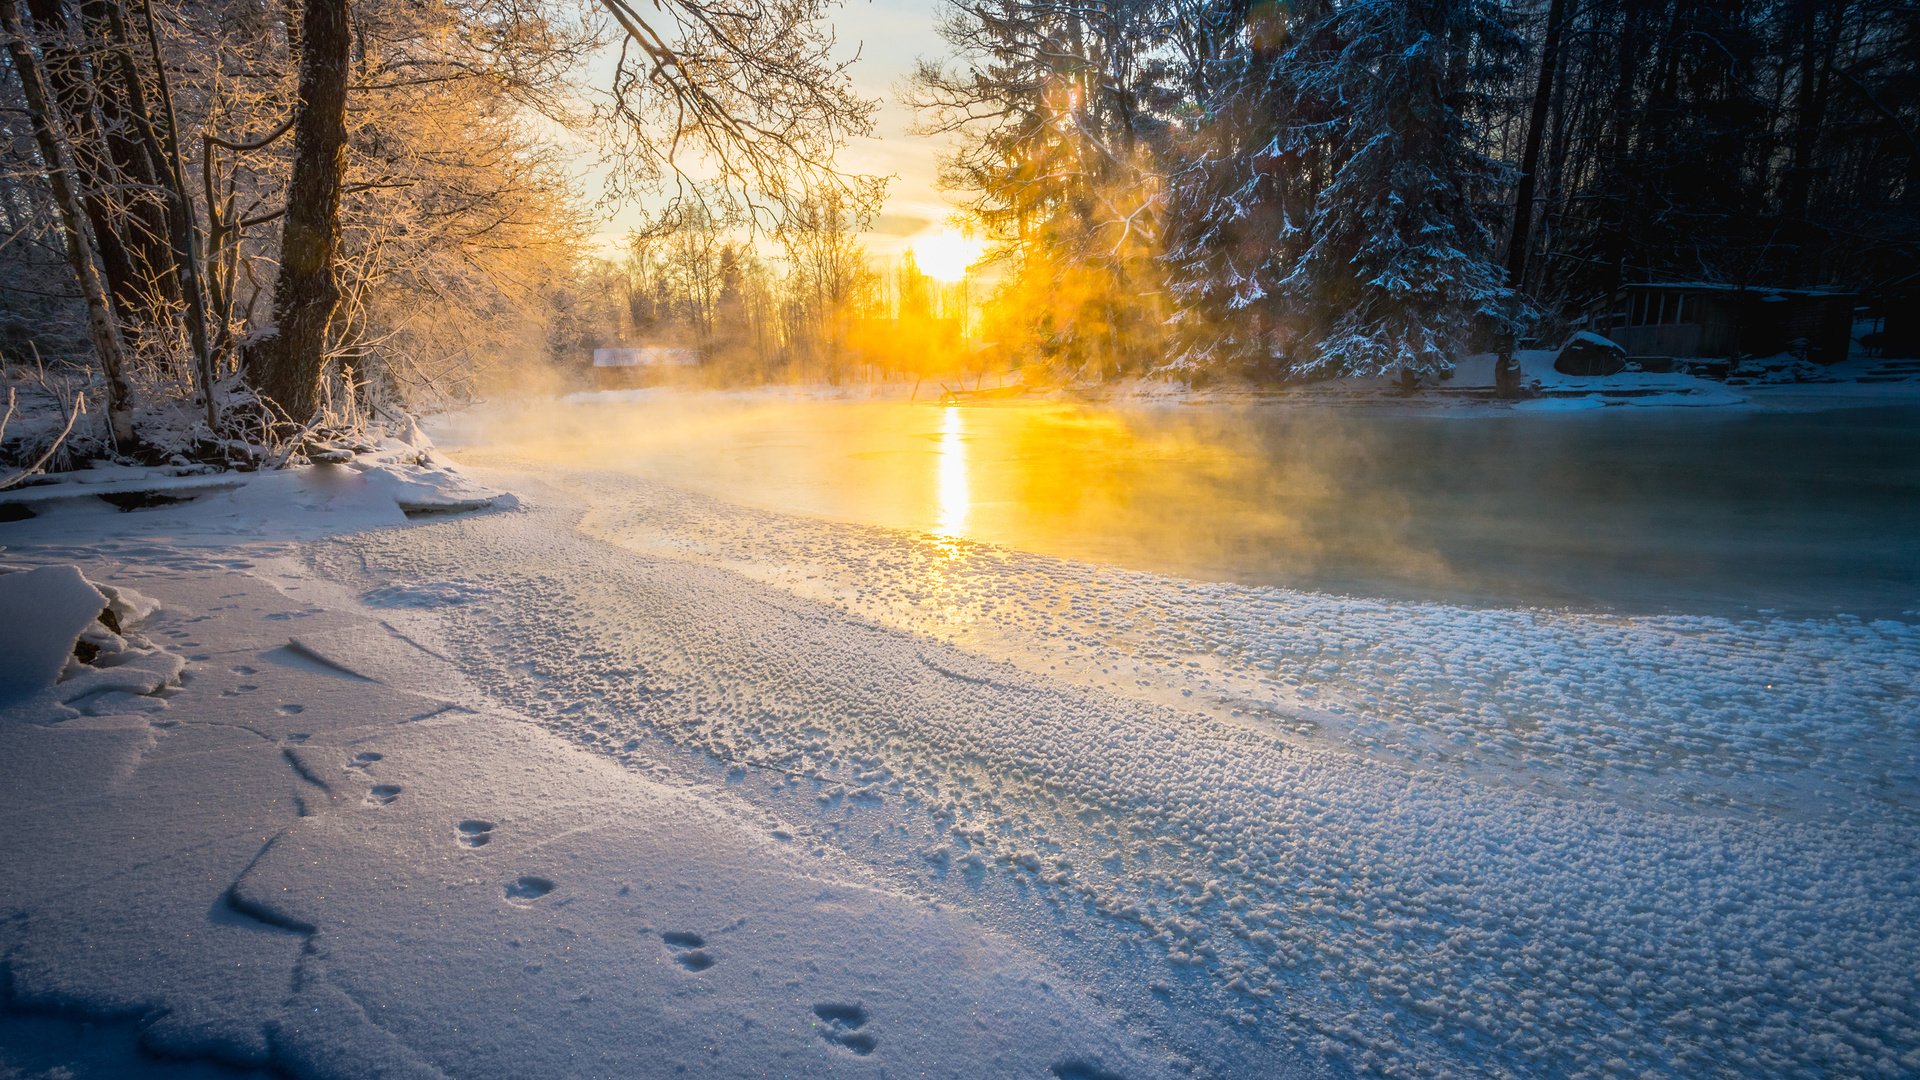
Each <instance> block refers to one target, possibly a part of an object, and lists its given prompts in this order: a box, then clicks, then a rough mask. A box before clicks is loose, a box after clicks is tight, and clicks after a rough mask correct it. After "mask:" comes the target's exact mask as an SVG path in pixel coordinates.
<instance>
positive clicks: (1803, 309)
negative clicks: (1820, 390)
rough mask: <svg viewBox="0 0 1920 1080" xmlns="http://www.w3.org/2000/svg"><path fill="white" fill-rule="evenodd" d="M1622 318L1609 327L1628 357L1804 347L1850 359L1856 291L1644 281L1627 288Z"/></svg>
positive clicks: (1818, 357)
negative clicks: (1619, 323)
mask: <svg viewBox="0 0 1920 1080" xmlns="http://www.w3.org/2000/svg"><path fill="white" fill-rule="evenodd" d="M1622 292H1623V293H1624V297H1623V299H1622V303H1621V305H1620V313H1621V316H1622V319H1623V321H1622V323H1621V325H1619V326H1616V327H1614V328H1612V329H1610V330H1608V331H1607V336H1608V337H1609V338H1612V339H1613V340H1614V341H1617V342H1619V343H1620V347H1621V348H1623V349H1625V350H1626V351H1627V354H1628V355H1629V356H1676V357H1711V358H1726V357H1735V356H1741V355H1752V356H1772V355H1774V354H1776V353H1783V352H1791V353H1796V354H1798V353H1802V352H1804V355H1805V356H1806V358H1807V359H1809V360H1812V361H1814V362H1815V363H1821V364H1833V363H1838V362H1839V361H1841V360H1845V359H1846V358H1847V351H1848V349H1849V347H1850V346H1851V345H1852V340H1853V337H1852V335H1853V309H1854V305H1855V304H1856V303H1858V302H1859V297H1858V296H1857V295H1855V294H1854V293H1847V292H1837V291H1833V290H1827V289H1774V288H1762V287H1755V286H1745V287H1742V286H1736V285H1719V284H1713V283H1710V282H1698V281H1694V282H1643V283H1638V284H1633V285H1627V286H1625V287H1624V288H1623V290H1622Z"/></svg>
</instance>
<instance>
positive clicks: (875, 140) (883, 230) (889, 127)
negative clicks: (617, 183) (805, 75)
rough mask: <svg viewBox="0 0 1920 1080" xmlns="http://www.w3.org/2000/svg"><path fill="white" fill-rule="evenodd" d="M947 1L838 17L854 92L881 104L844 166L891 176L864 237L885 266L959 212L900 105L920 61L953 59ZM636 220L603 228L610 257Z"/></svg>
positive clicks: (590, 189) (882, 6) (594, 185)
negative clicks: (946, 30) (945, 26)
mask: <svg viewBox="0 0 1920 1080" xmlns="http://www.w3.org/2000/svg"><path fill="white" fill-rule="evenodd" d="M941 6H942V5H941V3H940V0H848V2H847V3H846V4H845V6H843V7H841V8H840V9H839V10H838V11H837V12H836V13H835V16H834V20H833V22H834V26H835V29H836V33H837V36H838V38H839V50H838V51H839V52H840V54H841V55H843V56H846V57H852V56H854V55H855V54H856V52H857V53H858V55H859V60H858V61H857V62H856V63H855V65H854V68H853V78H854V86H855V88H856V89H857V90H858V91H859V92H860V94H862V95H863V96H865V97H869V98H874V99H877V100H879V101H880V103H881V104H880V109H879V112H878V113H877V114H876V115H875V117H874V127H875V131H874V137H872V138H868V139H860V140H857V141H856V142H855V143H854V144H852V145H850V146H849V147H847V148H846V149H845V150H844V151H842V160H843V161H844V162H846V163H847V166H848V167H849V168H850V169H852V170H854V171H857V172H864V173H872V174H877V175H890V176H893V177H894V180H893V181H892V183H891V184H890V185H889V186H888V188H887V202H886V205H885V207H884V208H883V210H882V212H881V214H880V215H879V217H878V218H877V219H876V220H875V222H874V228H873V231H871V232H870V233H868V235H867V236H866V237H865V243H866V245H867V248H868V250H869V251H870V252H871V253H872V255H873V256H874V258H875V259H876V260H878V261H882V262H886V261H891V260H892V259H894V258H895V257H897V256H898V255H899V254H900V253H901V252H902V251H903V250H905V249H906V247H907V246H908V245H909V242H910V239H911V238H912V237H914V236H916V235H919V236H922V237H923V238H924V237H927V236H931V235H932V234H936V233H939V232H942V231H943V230H944V229H945V228H946V225H947V220H948V218H949V216H950V215H952V214H953V212H954V204H953V201H952V200H951V199H950V198H948V197H946V196H944V195H943V194H942V193H941V192H939V191H938V190H936V188H935V186H934V180H935V173H936V168H937V158H938V156H939V153H940V149H941V145H942V143H941V142H940V140H938V139H934V138H928V137H925V136H920V135H914V134H911V133H910V131H909V128H910V127H911V126H912V123H913V119H914V117H913V112H912V110H910V109H908V108H907V106H906V105H905V104H904V103H903V102H902V101H901V91H902V89H903V84H904V82H905V81H906V79H907V77H908V76H909V75H910V74H912V72H913V67H914V63H915V61H916V60H917V59H919V58H920V57H923V56H924V57H944V56H946V55H948V51H947V45H946V42H944V41H943V40H941V38H940V36H939V35H938V34H937V33H935V31H934V20H935V19H936V18H937V17H938V16H939V14H940V11H941ZM598 173H599V170H598V169H597V168H596V167H593V166H591V165H587V166H584V167H583V171H582V175H581V177H580V182H581V184H582V186H583V187H584V188H585V189H586V193H587V194H588V195H589V196H592V197H598V195H599V194H600V180H599V176H598ZM636 219H637V214H636V212H635V211H634V210H633V209H632V208H627V209H624V210H622V211H621V212H618V213H616V214H614V216H613V217H612V218H611V220H608V221H606V222H604V223H603V224H602V225H601V227H600V239H601V247H602V249H603V250H605V251H607V252H609V253H611V252H613V251H615V250H617V249H618V248H619V246H620V244H621V243H622V242H623V241H624V239H625V236H626V234H627V232H628V231H629V230H630V229H631V228H632V227H633V225H634V224H635V222H636Z"/></svg>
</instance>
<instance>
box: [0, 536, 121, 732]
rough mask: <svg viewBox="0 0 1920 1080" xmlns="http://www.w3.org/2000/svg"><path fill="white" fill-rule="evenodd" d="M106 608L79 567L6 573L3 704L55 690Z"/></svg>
mask: <svg viewBox="0 0 1920 1080" xmlns="http://www.w3.org/2000/svg"><path fill="white" fill-rule="evenodd" d="M106 606H107V598H106V597H104V596H102V595H100V591H99V590H98V589H95V588H94V587H93V586H92V585H91V584H89V583H88V582H87V579H86V578H84V577H82V576H80V570H79V568H78V567H74V566H43V567H41V568H40V569H38V570H28V571H25V572H22V573H14V574H0V705H4V704H7V703H9V702H12V701H16V700H19V699H20V698H24V697H28V696H30V695H32V694H34V693H36V692H38V691H41V690H44V689H46V688H47V687H49V686H52V685H53V684H54V682H55V681H56V680H58V679H59V678H60V672H61V671H62V670H64V669H65V668H66V666H67V658H68V657H70V656H72V655H73V643H74V642H75V641H77V640H78V639H79V637H80V634H81V632H82V631H84V630H86V629H87V627H88V626H90V625H92V623H93V622H94V621H95V620H97V619H98V618H99V617H100V612H101V611H102V610H103V609H105V608H106Z"/></svg>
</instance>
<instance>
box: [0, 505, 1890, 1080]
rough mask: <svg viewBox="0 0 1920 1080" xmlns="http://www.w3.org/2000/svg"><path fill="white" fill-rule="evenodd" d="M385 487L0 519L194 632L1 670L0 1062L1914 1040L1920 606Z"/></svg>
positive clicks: (145, 637)
mask: <svg viewBox="0 0 1920 1080" xmlns="http://www.w3.org/2000/svg"><path fill="white" fill-rule="evenodd" d="M381 475H384V474H378V473H376V474H374V475H367V474H352V473H349V472H348V471H347V470H339V469H320V470H312V471H309V472H305V473H300V474H292V475H286V476H270V477H261V478H256V479H253V480H252V481H250V482H249V483H248V484H246V485H244V486H243V487H241V488H239V489H236V490H227V491H219V492H212V493H208V494H204V495H202V496H201V497H200V499H199V500H198V501H197V502H193V503H188V504H183V505H180V506H173V507H160V508H156V509H152V510H143V511H137V512H134V513H128V514H118V513H116V512H114V511H112V510H110V509H106V508H104V507H100V506H98V505H88V504H86V503H85V502H77V501H76V502H70V503H68V504H65V505H59V506H54V507H51V508H48V509H47V511H46V512H45V513H43V514H42V516H40V517H38V518H35V519H34V520H32V521H27V522H16V523H11V524H7V525H0V544H5V545H7V550H6V551H5V552H4V553H3V554H0V561H5V562H7V563H10V564H13V565H16V566H20V567H38V566H59V565H74V566H77V567H78V569H79V572H80V573H83V574H85V575H86V578H87V579H88V580H90V581H93V582H97V583H100V584H102V585H105V586H111V587H113V588H115V589H122V590H131V591H132V593H137V594H142V595H144V596H146V597H150V598H152V599H153V600H154V601H156V602H157V603H158V605H159V606H158V609H157V610H156V611H154V612H153V613H152V614H150V615H147V616H146V618H145V620H144V622H143V623H141V624H140V625H138V626H137V627H134V626H130V627H126V628H125V629H126V630H127V631H128V636H127V647H126V650H125V651H126V652H127V653H128V654H129V655H130V656H135V655H137V656H143V657H149V658H151V657H156V656H165V657H173V658H177V661H178V663H179V664H180V665H182V668H181V671H180V676H179V678H180V679H181V680H182V684H181V685H178V686H173V687H167V688H163V689H160V690H158V691H157V693H142V692H141V687H140V686H138V685H133V686H131V688H125V687H121V688H115V689H111V690H108V691H104V692H100V693H95V694H93V695H92V696H89V697H80V698H78V699H77V700H75V699H74V695H73V694H72V693H70V692H68V691H65V690H62V689H60V687H67V686H70V685H71V687H72V688H73V689H74V690H79V689H81V688H82V686H83V685H85V684H83V683H81V682H76V681H74V680H69V682H68V683H62V684H59V686H57V687H55V688H54V689H52V690H50V691H45V692H38V691H36V692H35V694H34V695H33V696H30V697H28V698H26V699H25V700H21V701H17V702H16V703H15V704H13V705H11V706H9V707H7V708H6V710H5V711H4V713H0V824H3V826H4V828H3V829H0V854H3V855H4V858H5V864H6V865H7V866H8V867H10V868H13V872H12V873H10V874H8V875H7V876H6V877H5V878H4V879H0V955H3V956H4V958H5V960H4V962H5V974H6V980H7V981H6V985H7V995H8V997H7V1002H8V1005H9V1007H10V1010H11V1015H10V1016H9V1018H8V1019H7V1020H6V1021H5V1022H4V1023H0V1063H5V1064H11V1065H14V1066H16V1067H19V1068H23V1069H25V1068H34V1069H42V1068H47V1067H50V1066H51V1065H72V1066H74V1067H75V1068H77V1069H80V1070H81V1074H82V1075H85V1074H86V1072H85V1070H86V1069H87V1068H88V1067H89V1066H88V1065H87V1060H88V1058H87V1055H88V1054H96V1056H97V1054H98V1053H99V1052H100V1051H98V1050H97V1047H98V1046H99V1045H103V1044H101V1043H99V1042H97V1041H96V1040H94V1039H93V1038H92V1037H91V1036H87V1037H86V1038H84V1039H83V1038H81V1037H80V1036H77V1035H75V1034H74V1033H73V1032H72V1031H70V1030H68V1029H66V1028H62V1027H60V1026H59V1025H62V1024H70V1023H71V1022H72V1019H73V1018H76V1017H84V1018H90V1019H91V1020H92V1021H94V1022H96V1023H102V1024H105V1029H104V1030H106V1031H108V1032H109V1033H112V1032H117V1031H123V1030H124V1029H125V1028H126V1026H127V1025H128V1024H132V1025H134V1026H135V1027H137V1029H138V1030H139V1032H140V1034H139V1036H138V1037H139V1039H140V1040H141V1041H142V1042H143V1043H144V1044H145V1045H146V1046H147V1047H149V1048H150V1049H152V1050H157V1051H162V1052H168V1053H173V1054H176V1055H186V1056H204V1057H211V1058H214V1059H218V1060H222V1061H230V1062H235V1063H243V1064H248V1065H252V1066H269V1065H270V1066H273V1067H277V1068H281V1069H285V1070H289V1071H292V1072H295V1073H298V1074H301V1075H339V1076H359V1075H372V1074H373V1073H375V1072H376V1071H379V1070H382V1069H388V1070H391V1071H392V1072H393V1073H395V1074H400V1073H419V1074H421V1075H431V1074H432V1073H434V1072H438V1073H442V1074H446V1075H462V1076H485V1075H530V1074H533V1073H535V1072H536V1071H537V1072H541V1073H549V1074H552V1073H558V1074H580V1075H648V1076H651V1075H663V1076H664V1075H674V1074H676V1070H678V1069H684V1070H685V1071H686V1072H687V1073H689V1074H693V1075H702V1074H705V1075H825V1074H829V1073H831V1074H845V1075H876V1076H878V1075H916V1074H920V1073H923V1072H924V1073H928V1074H934V1075H960V1076H981V1075H1009V1076H1015V1075H1020V1076H1049V1075H1051V1076H1056V1077H1061V1078H1065V1080H1087V1078H1097V1077H1116V1076H1118V1077H1145V1076H1154V1075H1162V1074H1172V1075H1181V1074H1186V1075H1206V1076H1246V1077H1270V1076H1288V1075H1354V1074H1364V1075H1404V1076H1416V1075H1566V1076H1603V1075H1605V1076H1612V1075H1624V1074H1643V1075H1668V1076H1703V1075H1769V1076H1772V1075H1779V1076H1826V1075H1862V1076H1901V1075H1912V1074H1914V1073H1916V1072H1920V974H1916V972H1917V971H1920V873H1916V866H1917V865H1920V815H1917V813H1916V812H1917V811H1920V718H1917V717H1916V709H1915V691H1916V689H1917V688H1916V685H1915V680H1916V675H1915V672H1916V671H1920V631H1917V630H1916V628H1915V627H1914V625H1913V624H1912V622H1911V621H1881V622H1864V621H1861V620H1857V619H1849V618H1844V617H1835V618H1828V619H1784V618H1772V617H1765V616H1757V617H1753V618H1746V619H1739V620H1734V619H1726V618H1709V617H1699V616H1657V617H1655V616H1646V617H1625V616H1611V615H1610V616H1601V615H1591V614H1580V613H1573V612H1545V611H1533V610H1501V609H1492V610H1489V609H1485V608H1467V607H1457V606H1449V605H1445V604H1436V603H1421V604H1416V603H1398V602H1386V601H1365V600H1354V599H1347V598H1339V597H1331V596H1325V595H1319V594H1312V593H1303V592H1292V591H1287V590H1281V589H1273V588H1254V587H1247V586H1233V585H1220V584H1206V583H1196V582H1190V581H1181V580H1175V579H1170V578H1164V577H1159V576H1155V575H1151V574H1146V573H1140V572H1130V571H1121V570H1116V569H1111V568H1104V567H1097V566H1092V565H1087V564H1081V563H1074V562H1070V561H1065V560H1060V559H1051V558H1043V557H1039V556H1034V555H1030V554H1023V553H1020V552H1015V551H1011V550H1006V549H1002V548H996V547H991V546H987V545H980V544H972V543H968V542H965V541H961V540H956V539H952V538H941V537H933V536H926V535H921V534H914V533H908V532H901V531H896V530H887V529H879V528H865V527H857V526H850V525H845V524H837V523H832V522H824V521H816V520H811V519H803V518H797V517H792V516H787V515H782V514H779V513H775V512H772V511H769V510H764V509H761V510H753V509H744V508H741V507H738V506H735V505H732V504H730V503H727V502H724V501H720V500H717V499H714V498H711V497H708V496H701V495H695V494H691V493H687V492H684V491H679V490H676V489H674V488H672V487H669V486H665V485H662V484H659V483H655V482H652V481H647V480H644V479H641V478H638V477H635V476H633V475H629V474H622V473H615V472H602V471H597V470H594V469H592V468H587V467H582V468H579V469H574V470H558V469H553V468H551V467H545V468H541V469H539V470H536V471H518V472H516V471H508V470H500V471H491V472H480V473H477V474H476V478H477V479H478V480H479V481H480V482H482V483H485V484H488V485H491V486H493V487H497V488H505V489H509V490H512V491H514V492H515V494H516V496H517V500H515V501H513V502H510V503H507V504H504V505H502V506H500V507H498V508H496V509H493V510H489V511H484V512H480V513H468V514H459V515H425V516H423V515H421V514H420V513H419V511H418V510H417V509H416V512H415V515H414V516H413V517H412V518H411V519H409V518H408V517H407V516H405V515H404V514H403V512H402V511H401V509H400V506H399V503H398V502H397V501H396V497H395V495H394V493H393V491H392V490H390V489H389V488H390V486H391V483H392V482H390V481H387V480H383V479H380V478H379V477H380V476H381ZM408 483H410V484H414V485H420V484H426V485H428V486H431V481H430V478H425V477H412V478H410V479H409V480H408ZM410 490H411V489H410ZM467 501H471V499H470V498H469V499H468V500H467ZM38 574H40V575H44V576H45V577H46V578H47V580H45V581H39V580H37V579H36V583H35V587H36V588H44V589H47V590H50V592H51V591H58V592H61V593H62V594H63V595H68V596H71V593H72V590H73V589H74V588H75V579H73V578H72V577H71V576H68V572H66V571H45V570H42V571H38ZM56 578H57V579H58V580H55V579H56ZM5 580H6V578H5V577H0V582H4V581H5ZM124 595H126V596H128V598H129V599H132V598H133V597H132V594H124ZM81 599H82V601H84V602H83V603H80V604H79V605H78V607H77V609H76V610H80V611H81V612H82V613H84V608H85V607H86V606H87V605H88V604H90V603H92V601H91V600H90V599H87V598H85V597H82V598H81ZM102 602H103V603H104V598H103V599H102ZM68 606H69V607H73V605H68ZM109 644H111V642H109ZM112 655H119V654H118V653H114V654H112ZM143 662H150V661H143ZM159 664H160V666H159V667H158V668H156V669H155V670H159V671H162V672H164V671H165V670H166V666H167V662H164V661H163V662H159ZM82 677H83V678H88V679H90V678H94V677H95V675H94V674H85V673H83V676H82ZM163 681H164V680H163ZM149 689H151V687H149ZM63 699H64V700H63ZM96 714H97V715H96ZM23 1010H24V1011H28V1012H34V1011H36V1010H37V1011H38V1012H35V1014H34V1015H33V1016H30V1017H28V1018H27V1019H21V1016H20V1014H21V1013H22V1011H23ZM46 1012H51V1013H53V1014H55V1015H56V1016H57V1017H59V1018H61V1019H58V1020H47V1019H44V1018H43V1017H42V1016H41V1015H40V1014H43V1013H46ZM23 1025H24V1026H23ZM32 1025H38V1026H32ZM116 1025H117V1026H116ZM63 1040H64V1041H63ZM111 1045H117V1044H111ZM128 1052H130V1051H128ZM121 1064H124V1062H123V1063H121ZM114 1067H115V1066H113V1065H106V1066H99V1067H97V1068H95V1071H94V1073H93V1075H113V1074H114V1073H113V1071H112V1069H113V1068H114ZM101 1070H105V1071H101Z"/></svg>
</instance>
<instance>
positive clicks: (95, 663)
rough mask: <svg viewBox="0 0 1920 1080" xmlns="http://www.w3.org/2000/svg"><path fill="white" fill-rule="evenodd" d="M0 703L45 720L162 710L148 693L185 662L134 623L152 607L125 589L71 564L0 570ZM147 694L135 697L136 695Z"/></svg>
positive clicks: (169, 681) (161, 686) (175, 677)
mask: <svg viewBox="0 0 1920 1080" xmlns="http://www.w3.org/2000/svg"><path fill="white" fill-rule="evenodd" d="M0 610H4V611H7V612H10V613H14V612H17V613H19V615H21V616H24V617H21V618H11V619H7V620H4V621H0V705H5V706H11V705H16V704H19V705H23V706H25V708H24V709H23V710H22V714H23V715H33V714H35V713H36V712H41V711H44V713H45V715H47V716H48V717H50V718H51V719H55V720H60V719H70V718H72V717H75V716H79V715H82V714H85V715H90V716H98V715H102V714H103V713H105V712H151V711H158V710H160V709H164V708H165V707H166V704H165V702H164V701H162V700H159V699H157V698H153V697H152V695H154V694H156V693H158V692H159V691H161V690H163V689H165V688H166V687H168V686H170V685H172V684H173V683H175V682H176V681H177V680H178V679H179V677H180V672H181V671H182V670H183V669H184V668H185V667H186V663H185V661H183V660H182V659H181V658H180V657H178V656H176V655H174V654H173V653H171V652H168V651H167V650H166V649H163V648H160V647H158V646H155V645H154V644H152V643H151V642H149V641H148V640H147V639H146V638H144V637H142V636H141V635H139V634H137V633H135V632H134V631H135V629H136V628H137V627H138V626H139V625H140V624H141V623H143V622H145V621H146V620H147V619H148V618H149V617H150V616H152V615H153V614H154V612H156V611H157V610H159V604H158V603H157V602H156V601H154V600H153V599H151V598H149V597H147V596H144V595H142V594H141V593H138V592H136V591H134V590H132V589H128V588H116V587H112V586H101V585H95V584H94V583H93V582H91V581H88V580H87V579H86V577H84V576H83V575H82V574H81V573H80V570H79V568H78V567H75V566H71V565H56V566H42V567H39V568H38V569H34V570H24V571H19V572H15V573H8V574H0ZM143 698H144V699H146V700H140V699H143Z"/></svg>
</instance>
